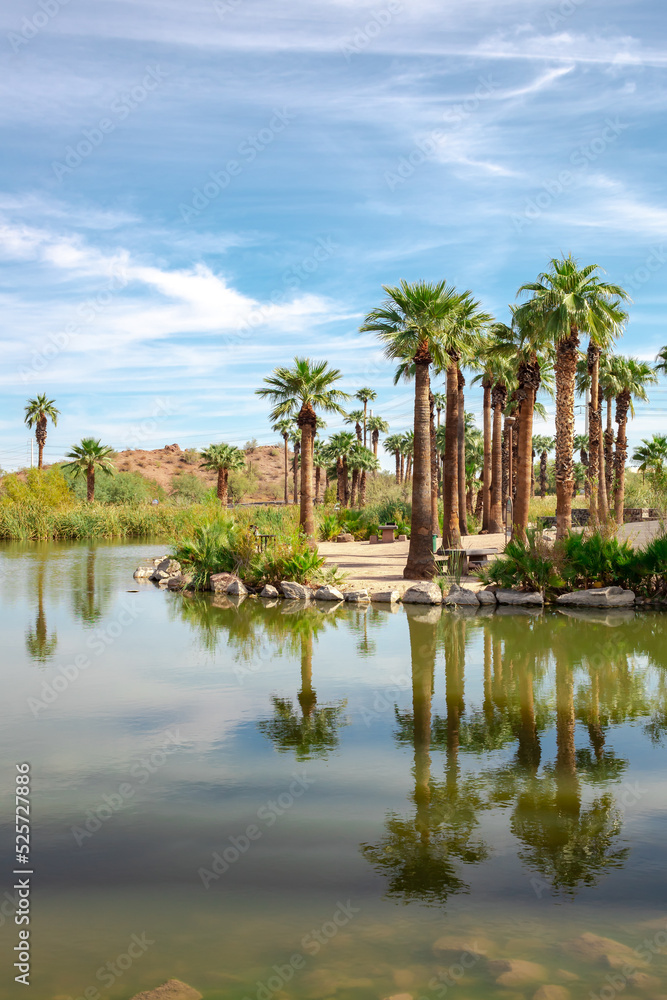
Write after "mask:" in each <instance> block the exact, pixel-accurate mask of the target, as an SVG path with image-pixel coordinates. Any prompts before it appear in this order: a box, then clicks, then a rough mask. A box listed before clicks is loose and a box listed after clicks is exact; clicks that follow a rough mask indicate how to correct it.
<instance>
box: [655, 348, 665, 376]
mask: <svg viewBox="0 0 667 1000" xmlns="http://www.w3.org/2000/svg"><path fill="white" fill-rule="evenodd" d="M655 360H656V365H655V371H656V372H658V374H659V375H667V347H661V348H660V350H659V351H658V353H657V354H656V356H655Z"/></svg>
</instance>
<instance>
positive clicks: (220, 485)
mask: <svg viewBox="0 0 667 1000" xmlns="http://www.w3.org/2000/svg"><path fill="white" fill-rule="evenodd" d="M224 478H225V470H224V469H218V485H217V489H216V493H217V494H218V500H219V501H220V503H221V505H222V506H223V507H226V506H227V499H226V497H225V494H224Z"/></svg>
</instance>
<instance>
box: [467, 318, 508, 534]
mask: <svg viewBox="0 0 667 1000" xmlns="http://www.w3.org/2000/svg"><path fill="white" fill-rule="evenodd" d="M503 331H507V332H508V334H509V327H507V326H506V325H505V324H504V323H495V324H494V325H493V326H492V327H491V334H492V335H495V334H496V333H499V334H501V335H502V333H503ZM495 344H496V339H495V336H494V339H490V338H489V339H487V341H486V344H485V354H484V369H483V371H482V373H481V374H480V375H476V376H475V378H474V379H473V382H477V381H482V384H484V380H488V382H490V385H491V391H490V405H491V441H490V447H489V446H487V444H486V443H485V446H484V454H485V464H486V454H487V451H490V456H491V457H490V467H489V472H488V487H487V488H488V493H489V498H488V508H489V509H488V520H487V523H486V525H484V524H483V525H482V527H483V528H485V530H487V531H488V532H489V533H490V534H497V533H498V532H500V531H502V530H503V509H502V507H503V482H502V480H503V441H502V438H503V431H502V425H503V412H504V410H505V407H506V406H507V396H508V386H509V384H510V381H511V371H510V364H509V362H508V361H507V359H506V358H504V357H502V356H501V355H499V354H498V353H497V352H496V351H495V350H494V349H493V348H494V346H495ZM486 426H487V421H486V414H485V419H484V433H485V435H486ZM482 488H484V487H482Z"/></svg>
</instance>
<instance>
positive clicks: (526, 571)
mask: <svg viewBox="0 0 667 1000" xmlns="http://www.w3.org/2000/svg"><path fill="white" fill-rule="evenodd" d="M478 575H479V577H480V579H481V580H482V582H483V583H495V584H497V585H498V586H499V587H504V588H507V589H510V588H512V587H522V588H524V589H525V590H540V591H542V592H544V591H545V590H547V589H555V588H558V587H562V585H563V580H562V579H561V577H560V576H559V574H558V571H557V568H556V561H555V558H554V552H553V549H552V548H551V546H549V545H547V543H546V542H544V540H543V538H542V534H541V532H539V531H537V530H536V529H534V528H529V529H528V531H527V532H526V541H525V542H524V541H522V540H521V539H519V538H512V539H510V541H509V542H508V543H507V546H506V548H505V553H504V555H503V556H501V557H500V558H498V559H494V560H493V562H491V563H490V564H489V565H488V566H486V567H484V568H482V569H481V570H479V573H478Z"/></svg>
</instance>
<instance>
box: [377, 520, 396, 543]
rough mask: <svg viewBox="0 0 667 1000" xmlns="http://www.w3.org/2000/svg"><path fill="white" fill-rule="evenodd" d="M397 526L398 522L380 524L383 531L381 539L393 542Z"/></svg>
mask: <svg viewBox="0 0 667 1000" xmlns="http://www.w3.org/2000/svg"><path fill="white" fill-rule="evenodd" d="M397 528H398V525H397V524H381V525H380V531H381V532H382V539H381V540H382V541H383V542H393V541H394V532H395V531H396V529H397Z"/></svg>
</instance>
